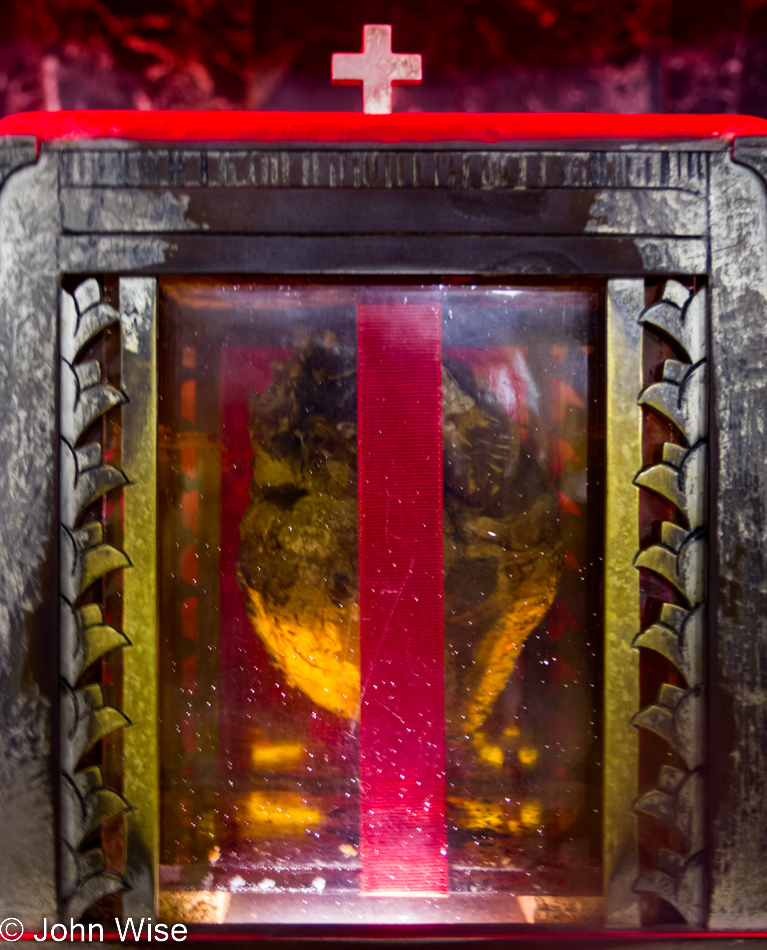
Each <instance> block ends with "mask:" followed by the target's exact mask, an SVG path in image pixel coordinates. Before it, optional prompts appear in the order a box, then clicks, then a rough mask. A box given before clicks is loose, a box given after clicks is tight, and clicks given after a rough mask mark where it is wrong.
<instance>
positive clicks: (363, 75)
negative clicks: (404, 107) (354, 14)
mask: <svg viewBox="0 0 767 950" xmlns="http://www.w3.org/2000/svg"><path fill="white" fill-rule="evenodd" d="M330 72H331V77H332V80H333V82H334V83H335V84H336V85H343V86H353V85H355V83H360V82H361V83H362V111H363V112H366V113H368V114H369V115H388V114H389V113H390V112H391V87H392V85H394V84H396V85H400V86H402V85H405V84H412V83H419V82H420V81H421V57H420V55H419V54H418V53H392V51H391V26H389V25H388V24H387V25H382V24H370V23H368V24H366V25H365V26H364V27H363V28H362V52H361V53H333V59H332V62H331V67H330Z"/></svg>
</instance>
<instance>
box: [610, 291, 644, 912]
mask: <svg viewBox="0 0 767 950" xmlns="http://www.w3.org/2000/svg"><path fill="white" fill-rule="evenodd" d="M644 298H645V282H644V280H643V279H641V280H611V281H608V284H607V315H606V316H607V406H606V432H605V443H606V453H607V458H606V464H605V469H606V485H605V494H606V525H605V560H604V563H605V592H604V604H605V653H604V679H605V713H604V715H605V723H604V736H605V741H604V810H603V816H604V817H603V826H604V831H603V834H604V890H605V898H606V908H605V915H606V920H607V923H608V925H609V926H613V927H636V926H638V925H639V902H638V899H637V897H636V895H635V894H634V893H633V890H632V888H633V884H634V881H635V880H636V877H637V875H638V858H637V822H636V818H635V816H634V814H633V812H632V805H633V803H634V799H635V798H636V796H637V791H638V782H639V742H638V739H637V735H636V733H635V731H634V730H633V729H632V728H631V725H630V721H631V717H632V716H633V715H634V713H635V712H636V709H637V707H638V706H639V656H638V654H637V653H636V651H635V650H634V649H633V647H632V641H633V639H634V636H635V634H636V632H637V630H638V629H639V625H640V623H639V574H638V573H637V571H635V570H634V568H633V560H634V555H635V553H636V550H637V547H638V545H639V490H638V488H637V487H636V485H634V476H635V475H636V473H637V470H638V469H639V468H640V467H641V464H642V418H641V415H640V411H639V408H638V406H637V394H638V392H639V391H640V389H641V385H642V328H641V326H640V324H639V317H640V315H641V313H642V311H643V310H644Z"/></svg>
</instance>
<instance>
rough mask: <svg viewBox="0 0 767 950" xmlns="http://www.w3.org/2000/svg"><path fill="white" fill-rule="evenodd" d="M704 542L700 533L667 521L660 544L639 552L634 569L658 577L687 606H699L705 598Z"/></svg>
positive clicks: (664, 524) (662, 530) (663, 526)
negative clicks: (648, 572) (676, 592)
mask: <svg viewBox="0 0 767 950" xmlns="http://www.w3.org/2000/svg"><path fill="white" fill-rule="evenodd" d="M705 565H706V540H705V537H704V535H703V533H702V532H701V531H700V530H699V529H696V530H695V531H689V532H688V531H685V530H684V529H683V528H680V527H678V525H674V524H672V523H671V522H668V521H666V522H664V523H663V525H662V528H661V543H660V544H653V545H652V546H651V547H649V548H645V550H644V551H640V552H639V554H637V556H636V557H635V558H634V566H635V567H637V568H646V569H647V570H649V571H654V572H655V573H656V574H660V576H661V577H663V578H665V579H666V580H667V581H668V582H669V583H670V584H672V585H673V586H674V587H675V588H676V589H677V590H678V591H679V593H680V594H681V595H682V596H683V597H684V598H685V599H686V600H687V602H688V603H690V604H693V605H695V604H700V603H702V601H703V599H704V595H705V590H704V577H705Z"/></svg>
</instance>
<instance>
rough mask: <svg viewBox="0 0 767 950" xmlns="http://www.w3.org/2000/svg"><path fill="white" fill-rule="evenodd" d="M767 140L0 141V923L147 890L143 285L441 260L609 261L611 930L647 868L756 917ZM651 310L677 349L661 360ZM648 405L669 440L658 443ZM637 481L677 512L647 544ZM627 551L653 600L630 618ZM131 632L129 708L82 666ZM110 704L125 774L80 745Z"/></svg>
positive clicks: (763, 768) (652, 880)
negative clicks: (641, 851) (115, 298)
mask: <svg viewBox="0 0 767 950" xmlns="http://www.w3.org/2000/svg"><path fill="white" fill-rule="evenodd" d="M765 156H767V145H766V144H765V143H764V142H763V141H762V140H750V141H749V140H741V141H739V142H738V143H737V144H736V149H735V159H736V161H733V159H732V157H731V154H730V147H729V145H728V144H727V143H723V142H715V141H702V142H692V143H674V144H671V145H669V144H668V143H657V142H652V141H647V142H638V143H634V144H632V145H630V146H629V145H625V144H624V145H622V146H621V147H620V148H613V149H605V148H600V149H595V148H588V147H573V148H572V149H570V150H563V149H558V148H556V147H545V148H540V149H531V148H525V147H520V148H515V149H511V148H508V147H503V148H500V147H499V148H496V149H487V147H482V148H479V147H476V146H465V147H463V148H461V149H456V148H445V147H434V148H432V149H426V148H421V147H419V148H418V149H415V150H414V149H406V148H398V149H394V148H393V149H390V150H388V151H380V150H376V149H375V148H357V147H349V148H336V149H328V148H322V147H317V148H314V149H310V148H300V147H292V146H291V147H279V146H274V147H272V146H259V147H249V148H237V149H235V148H232V149H228V148H223V149H222V148H220V147H214V146H199V147H186V146H185V147H178V146H169V147H164V148H163V147H145V146H140V145H136V144H131V143H127V142H106V143H93V142H77V141H75V142H67V143H61V144H53V145H49V146H42V147H41V148H40V150H39V154H36V148H35V142H34V141H31V140H28V139H21V140H19V139H6V140H5V141H3V142H2V143H1V144H0V168H2V170H3V173H4V175H5V176H6V178H7V180H6V181H5V184H4V186H3V189H2V191H1V192H0V406H2V409H3V416H4V420H5V425H4V426H3V429H2V431H0V445H1V446H2V451H1V452H0V459H2V461H0V482H1V483H2V484H3V486H4V491H2V492H0V559H2V560H1V563H2V566H3V570H2V571H1V572H0V608H1V609H0V824H2V827H3V828H4V829H8V830H7V832H4V838H5V841H4V848H3V849H2V851H0V881H2V883H3V888H2V893H1V894H0V916H7V915H12V916H15V917H20V918H22V919H23V920H24V921H25V923H26V924H27V925H28V926H29V927H34V926H39V925H40V923H41V921H42V920H43V918H47V919H48V920H49V921H50V920H53V919H54V918H56V917H57V916H61V917H62V918H64V919H69V917H70V916H73V917H74V916H77V915H79V914H80V913H82V911H83V910H84V909H85V908H86V907H87V906H88V905H89V904H90V903H91V902H92V901H93V900H94V899H96V898H97V897H99V896H101V895H104V894H107V893H109V892H113V891H115V890H117V889H123V888H124V887H125V886H126V884H127V886H128V888H129V890H128V891H127V892H126V897H125V905H124V907H125V909H124V912H125V914H126V915H131V914H132V915H134V916H135V915H136V914H140V913H147V912H151V910H152V908H153V906H154V900H155V891H156V885H155V875H156V855H157V840H158V829H157V820H158V819H157V802H158V791H157V768H156V755H157V749H156V735H155V733H156V730H155V723H156V716H157V706H156V695H155V691H154V690H153V689H152V688H147V683H149V684H150V687H151V684H152V683H153V682H154V681H155V679H156V657H155V631H156V590H155V584H156V563H155V552H154V537H155V518H156V516H155V501H154V499H155V492H156V483H155V478H156V457H155V452H156V447H155V440H154V438H153V432H154V420H155V419H156V372H157V353H156V325H157V324H156V297H157V293H156V279H155V278H157V277H159V276H161V275H162V274H167V273H181V272H185V273H231V272H238V271H241V272H248V273H285V274H290V273H301V274H316V273H337V274H342V273H347V274H348V273H352V274H354V273H357V274H360V273H364V274H373V275H375V274H422V275H438V274H446V273H449V274H478V275H480V274H481V275H503V276H504V277H513V276H514V275H526V276H527V275H537V276H541V277H546V276H551V275H556V276H567V275H594V276H601V277H603V278H604V279H605V280H606V282H607V283H606V288H607V294H606V296H607V312H606V332H607V394H606V395H607V433H606V445H607V450H606V451H607V484H606V497H607V521H606V552H605V555H606V564H607V569H606V573H605V617H606V637H605V679H606V683H607V687H606V695H605V715H606V734H605V762H606V781H605V794H604V816H605V820H604V827H605V861H604V867H605V899H606V921H607V924H608V925H610V926H620V927H624V928H626V927H629V928H635V927H638V926H639V923H640V921H639V913H638V898H637V894H638V892H652V893H655V894H657V895H659V896H660V897H662V898H663V899H664V900H666V901H668V902H670V903H671V904H673V905H674V906H675V907H676V908H677V909H678V910H679V911H680V912H681V913H682V914H683V916H684V917H685V919H686V920H687V921H688V923H689V924H690V925H691V926H693V927H709V928H712V929H722V930H727V929H753V928H759V927H762V926H764V925H765V922H767V896H766V895H767V889H765V888H764V886H763V880H764V877H763V876H764V875H765V874H767V833H765V831H764V829H765V828H767V821H765V818H767V814H766V813H767V796H765V795H763V794H762V793H761V791H760V790H762V789H764V787H765V779H767V757H766V756H765V751H764V746H763V743H762V742H761V740H760V738H759V737H760V736H761V735H763V734H764V727H765V725H767V722H765V720H767V704H765V703H764V702H763V697H764V695H765V693H764V690H765V686H766V685H767V684H765V682H764V674H763V673H762V672H761V670H762V669H764V668H765V667H764V663H763V659H767V656H766V655H767V633H766V632H765V628H764V624H765V620H764V617H765V615H767V612H766V611H765V610H764V607H763V597H764V595H763V591H764V589H765V586H766V585H767V568H765V566H764V558H763V554H762V546H763V543H764V541H763V538H764V532H765V528H767V514H766V512H767V504H766V502H767V483H766V482H765V478H764V475H763V472H762V467H763V465H762V458H763V457H764V451H765V449H766V448H767V433H765V430H764V426H763V413H764V400H765V396H764V395H763V392H764V383H763V380H764V373H765V367H766V366H767V329H765V328H766V327H767V320H765V316H767V257H765V253H764V251H765V245H767V201H766V198H765V190H764V182H763V180H762V179H761V178H760V177H759V176H760V175H761V174H762V173H763V171H764V169H765V168H767V158H766V157H765ZM738 161H740V162H742V163H743V164H748V165H750V166H751V168H750V169H749V168H745V167H743V165H739V164H737V162H738ZM754 169H755V170H756V171H757V172H758V173H759V174H755V173H754ZM8 176H10V177H8ZM114 274H117V275H120V284H119V286H120V293H119V296H120V299H119V307H118V308H113V307H111V306H109V305H107V304H106V303H104V301H103V298H102V295H101V289H100V284H99V281H98V279H97V278H99V277H100V276H101V275H114ZM64 277H66V278H67V281H68V282H67V283H66V285H65V286H66V287H74V288H75V289H74V290H73V291H72V292H71V293H70V292H69V291H68V290H67V289H63V290H62V289H61V282H62V278H64ZM659 278H661V279H662V280H663V281H664V284H663V292H662V295H661V299H660V302H657V303H654V304H653V305H651V306H648V305H647V302H648V299H649V296H648V286H649V285H648V281H650V282H657V280H658V279H659ZM78 281H80V282H79V283H78ZM693 284H694V287H695V288H696V289H695V290H694V292H693V291H692V290H691V289H690V287H691V286H692V285H693ZM108 324H119V327H120V332H121V337H122V390H117V389H115V388H113V387H110V386H109V385H108V384H107V383H105V382H104V380H103V379H102V372H101V369H100V367H99V366H98V364H97V363H94V362H93V361H90V360H87V361H84V362H83V361H80V360H79V354H80V353H81V352H82V350H83V349H84V347H85V345H86V344H87V342H88V340H89V339H91V338H92V336H93V335H94V334H95V333H96V332H98V331H99V330H100V329H101V328H103V327H105V326H107V325H108ZM648 332H657V333H659V334H660V335H661V336H662V337H663V338H664V339H665V340H667V341H668V342H669V343H670V345H671V346H672V349H674V350H675V357H676V358H675V359H669V360H667V361H666V363H665V366H664V368H663V374H662V378H661V379H659V380H657V381H654V382H652V383H650V384H649V385H647V384H646V382H647V381H646V379H645V377H644V375H643V364H642V342H643V337H644V335H645V334H646V333H648ZM707 376H710V378H709V379H708V380H707ZM118 404H119V405H122V412H123V426H122V468H121V469H118V468H117V467H112V466H110V465H107V464H104V463H103V460H102V459H101V453H100V449H99V447H98V445H97V443H90V444H88V445H86V446H84V447H81V448H74V446H75V442H76V440H77V437H78V435H79V434H80V433H81V432H83V431H84V430H85V429H86V428H87V427H88V426H89V425H90V424H91V423H92V422H93V420H94V419H96V418H97V417H98V416H99V415H100V414H101V413H103V412H105V411H107V410H108V409H109V408H110V407H113V406H116V405H118ZM647 412H654V413H659V414H660V415H662V416H663V417H665V418H666V419H668V420H669V421H670V422H671V423H672V424H673V426H674V429H675V431H676V432H677V434H678V435H677V436H675V437H674V438H673V440H672V441H669V442H667V443H666V444H665V445H664V446H663V449H662V454H661V456H660V459H659V460H658V461H656V462H654V463H653V464H649V465H647V464H645V462H646V452H645V449H646V446H645V441H646V440H644V438H643V418H644V414H645V413H647ZM111 490H120V491H122V492H123V499H124V506H125V515H124V524H125V528H124V551H121V550H117V549H116V548H113V547H110V546H109V545H106V544H104V543H102V538H101V534H100V529H99V528H98V526H95V525H87V526H85V527H81V528H75V523H76V520H77V518H78V515H79V513H80V512H81V511H82V510H83V509H85V508H87V507H88V506H89V505H90V504H92V503H93V502H94V500H95V499H97V498H98V497H99V496H101V495H102V494H103V493H105V492H108V491H111ZM644 491H649V492H652V493H655V494H656V495H658V496H660V497H662V498H663V499H665V500H666V501H667V502H669V503H670V504H671V506H673V511H674V514H673V515H672V516H671V517H670V518H669V519H668V520H667V521H666V522H665V523H664V524H663V525H662V529H661V533H660V536H659V537H658V538H657V539H656V541H655V543H651V544H646V543H644V542H641V543H642V545H643V546H642V547H641V549H640V498H641V493H642V492H644ZM56 512H59V522H60V526H59V527H57V525H56ZM709 526H710V527H709ZM59 532H60V536H61V541H60V542H59ZM707 542H708V546H707ZM120 568H123V569H125V570H124V612H123V631H121V630H117V629H114V628H112V627H110V626H108V625H106V624H105V623H104V622H103V618H102V617H101V615H100V612H99V611H98V609H97V608H93V607H85V608H81V609H80V610H76V609H75V607H74V605H75V601H76V599H77V597H78V595H79V594H80V593H82V592H83V591H84V590H85V589H86V588H87V586H88V585H89V584H90V583H91V582H93V581H94V580H96V579H97V578H99V577H101V576H102V575H104V574H105V573H106V572H109V571H111V570H116V569H120ZM647 571H649V572H653V573H654V574H656V575H658V576H660V577H661V578H663V579H664V580H665V581H666V582H668V585H669V590H670V591H671V593H670V595H669V602H668V604H667V605H666V606H665V607H664V609H663V612H662V614H661V616H660V617H659V618H658V620H657V621H656V622H653V623H651V624H649V625H648V626H647V627H646V628H645V629H642V625H641V617H640V592H641V591H640V586H641V583H642V577H643V572H647ZM57 577H58V578H60V580H59V582H58V584H57V581H56V578H57ZM57 631H58V633H57ZM120 648H124V676H125V685H124V703H123V708H122V709H121V710H118V709H115V708H111V707H109V706H106V705H104V699H103V694H102V691H101V689H100V687H99V686H98V684H97V683H90V684H89V685H85V686H83V685H81V684H80V683H79V682H78V680H79V679H80V677H81V674H82V672H83V671H84V670H85V669H86V668H87V667H88V666H89V665H90V664H92V663H93V662H94V661H95V660H96V659H97V658H99V657H101V656H103V655H105V653H107V652H108V651H109V650H112V649H120ZM642 649H646V650H652V651H655V652H657V653H659V654H660V655H662V656H663V657H665V659H666V660H668V661H669V663H670V664H672V665H673V666H674V667H675V668H676V669H677V670H678V671H679V673H680V674H681V677H682V681H681V685H672V684H670V683H669V684H666V685H664V686H663V687H662V689H661V691H660V694H659V695H658V697H657V700H656V701H655V702H654V703H652V704H650V705H649V706H647V707H646V708H643V709H641V710H640V689H639V686H640V683H639V652H638V650H642ZM57 655H60V669H61V678H62V687H61V688H62V689H63V694H62V696H63V698H60V697H59V694H58V685H57V662H54V659H53V658H54V657H56V656H57ZM704 687H705V688H704ZM707 709H708V710H714V711H715V715H712V716H710V717H709V722H708V725H706V723H705V722H704V720H705V718H706V716H705V713H706V710H707ZM58 710H60V712H59V711H58ZM126 724H129V728H127V729H125V733H124V735H125V738H124V756H125V785H124V792H123V794H124V797H123V796H119V795H117V794H116V793H114V792H111V791H109V790H108V789H107V788H105V787H104V783H103V780H102V776H101V774H100V772H99V770H98V769H97V768H93V767H90V768H78V762H79V761H80V759H81V756H82V754H83V752H84V751H85V750H86V749H87V748H88V747H89V745H91V744H92V743H94V742H95V741H97V740H98V739H99V738H100V737H102V736H104V735H105V734H107V733H108V732H110V731H111V730H113V729H116V728H120V727H122V726H124V725H126ZM634 727H639V728H640V729H641V728H644V729H649V730H652V731H654V732H655V733H657V734H658V735H660V736H662V737H663V738H664V739H665V740H666V741H667V742H668V743H669V744H670V746H671V747H672V748H673V749H674V750H675V751H676V753H678V755H679V756H680V757H681V759H680V762H683V764H684V767H683V768H682V767H673V768H672V767H666V768H664V769H663V771H662V772H661V773H660V775H659V776H658V781H657V787H656V788H655V789H654V790H652V791H649V792H647V793H646V794H644V795H642V797H641V798H638V788H639V786H638V764H639V744H638V739H637V730H636V729H635V728H634ZM704 761H705V762H706V763H707V766H706V769H705V770H704ZM59 771H60V773H61V783H59V781H58V780H57V779H56V778H55V776H56V774H57V773H58V772H59ZM59 784H60V787H61V791H59V790H58V789H59ZM121 810H126V829H127V846H126V871H125V877H124V879H122V878H119V877H117V876H115V875H114V874H112V873H109V872H105V871H104V869H103V862H102V860H101V856H100V853H99V851H98V849H91V850H85V851H83V850H82V847H81V845H82V842H83V840H84V839H85V837H86V835H87V833H88V831H89V830H90V829H92V828H93V827H94V826H96V825H97V824H98V823H99V822H100V821H101V820H103V819H104V818H105V817H107V816H109V815H112V814H115V813H116V812H118V811H121ZM635 810H639V811H641V812H642V813H644V814H646V815H649V816H652V817H653V818H655V819H660V820H661V821H662V822H664V823H666V824H667V825H668V826H669V827H670V828H671V829H672V830H673V831H674V833H675V834H676V836H677V841H678V843H679V847H678V848H677V849H676V850H665V851H661V852H660V853H659V854H658V855H657V866H656V867H655V869H654V870H651V871H647V872H645V873H642V874H640V872H639V863H638V850H637V823H636V817H635Z"/></svg>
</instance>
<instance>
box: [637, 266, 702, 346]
mask: <svg viewBox="0 0 767 950" xmlns="http://www.w3.org/2000/svg"><path fill="white" fill-rule="evenodd" d="M641 321H642V323H644V324H646V325H649V326H652V327H655V328H656V329H658V330H662V331H663V332H664V333H667V334H668V335H669V336H670V337H672V338H673V339H674V340H675V341H676V342H677V343H678V344H679V345H680V346H681V347H682V348H683V350H684V352H685V354H686V356H687V359H688V360H689V361H690V363H698V362H700V361H701V360H703V359H705V358H706V289H705V287H703V288H701V289H700V290H699V291H697V293H695V294H694V295H693V294H690V291H689V290H688V289H687V288H686V287H684V285H682V284H680V283H679V282H678V281H667V282H666V284H665V287H664V289H663V299H662V300H661V302H660V303H659V304H656V305H655V306H654V307H650V309H649V310H647V311H645V313H644V314H643V315H642V317H641Z"/></svg>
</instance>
